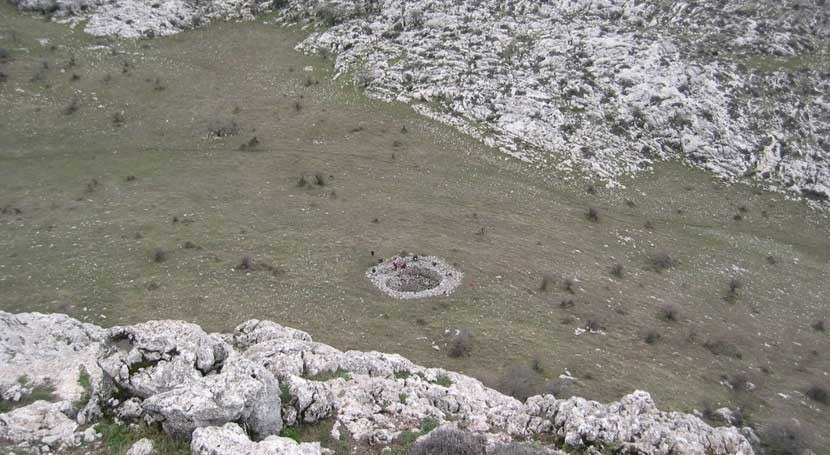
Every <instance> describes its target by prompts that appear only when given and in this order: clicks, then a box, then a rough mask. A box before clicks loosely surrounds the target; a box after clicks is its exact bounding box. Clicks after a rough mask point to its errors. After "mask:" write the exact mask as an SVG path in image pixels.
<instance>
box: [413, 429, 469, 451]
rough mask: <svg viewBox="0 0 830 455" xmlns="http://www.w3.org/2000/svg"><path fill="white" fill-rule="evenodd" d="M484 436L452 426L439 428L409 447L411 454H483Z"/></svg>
mask: <svg viewBox="0 0 830 455" xmlns="http://www.w3.org/2000/svg"><path fill="white" fill-rule="evenodd" d="M484 448H485V440H484V438H483V437H482V436H480V435H477V434H473V433H468V432H465V431H460V430H454V429H450V428H439V429H437V430H435V431H432V432H431V433H429V434H428V435H427V436H425V437H422V438H419V439H418V440H417V441H415V443H414V444H413V445H412V448H410V449H409V455H439V454H444V455H468V454H469V455H483V453H484Z"/></svg>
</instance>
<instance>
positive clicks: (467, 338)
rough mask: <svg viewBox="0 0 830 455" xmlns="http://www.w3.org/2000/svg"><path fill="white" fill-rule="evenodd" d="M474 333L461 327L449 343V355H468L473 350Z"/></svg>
mask: <svg viewBox="0 0 830 455" xmlns="http://www.w3.org/2000/svg"><path fill="white" fill-rule="evenodd" d="M472 337H473V336H472V334H471V333H470V331H469V330H467V329H461V330H460V331H459V332H458V333H457V334H455V335H454V336H453V337H452V339H451V340H450V343H449V348H448V349H447V355H448V356H450V357H453V358H458V357H466V356H468V355H470V351H471V350H472Z"/></svg>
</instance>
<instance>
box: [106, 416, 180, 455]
mask: <svg viewBox="0 0 830 455" xmlns="http://www.w3.org/2000/svg"><path fill="white" fill-rule="evenodd" d="M95 431H97V432H99V433H101V434H102V435H103V438H102V440H101V441H102V443H103V444H104V446H105V447H106V450H107V453H108V455H123V454H125V453H126V452H127V451H128V450H129V449H130V447H131V446H132V445H133V444H135V443H136V442H137V441H138V440H140V439H142V438H148V439H151V440H152V441H153V442H154V444H155V449H156V453H157V454H158V455H187V454H189V453H190V444H189V443H188V442H187V441H184V440H178V439H175V438H172V437H171V436H169V435H168V434H167V433H165V432H164V431H162V429H161V427H160V426H151V425H147V424H145V423H141V424H139V425H138V426H137V427H135V428H129V427H127V426H126V425H124V424H117V423H115V422H114V421H113V420H111V419H109V418H105V419H103V420H101V421H99V422H98V423H96V424H95Z"/></svg>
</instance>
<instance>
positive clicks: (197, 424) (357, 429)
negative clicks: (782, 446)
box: [0, 312, 755, 455]
mask: <svg viewBox="0 0 830 455" xmlns="http://www.w3.org/2000/svg"><path fill="white" fill-rule="evenodd" d="M0 328H2V330H1V331H0V365H3V366H7V365H8V366H9V368H3V369H2V370H0V393H2V394H3V396H4V397H6V396H9V395H8V394H7V392H8V391H9V390H11V389H12V388H14V387H15V384H17V383H18V378H19V377H20V376H21V375H26V376H27V377H28V378H29V379H30V381H32V384H42V383H51V384H55V385H57V386H58V387H56V399H57V401H56V402H47V401H36V402H34V403H32V404H29V405H27V406H22V407H19V408H17V409H13V410H12V411H10V412H7V413H5V414H0V447H2V445H3V444H6V446H7V447H8V448H12V449H14V450H16V451H20V452H24V453H49V452H52V451H60V450H62V449H64V448H67V447H74V446H78V445H80V444H82V443H89V442H91V441H94V440H95V439H96V438H97V437H100V435H98V434H97V433H96V431H95V427H94V426H90V425H91V424H92V423H94V421H95V420H97V419H99V418H102V416H103V417H106V418H108V419H116V421H123V422H125V423H136V422H142V421H143V422H146V423H148V424H151V425H153V424H159V425H161V427H162V428H163V429H164V430H165V431H166V432H168V433H170V434H172V435H175V436H179V437H184V438H189V439H190V440H191V453H193V454H239V453H251V454H263V455H264V454H303V455H309V454H320V453H328V449H324V448H322V447H321V446H320V443H319V442H312V443H303V444H298V443H297V442H295V441H294V440H292V439H288V438H284V437H280V436H279V434H280V430H281V429H283V428H284V427H292V426H296V425H298V424H303V425H322V424H324V423H328V424H330V425H332V426H331V431H330V433H331V435H330V437H331V439H333V440H345V439H348V440H350V441H355V442H356V443H359V444H366V445H368V446H374V447H377V448H382V447H384V446H388V445H390V444H394V443H395V441H397V440H398V439H399V438H400V437H401V435H402V434H404V433H405V432H411V431H412V430H415V429H417V428H419V426H421V424H422V422H424V421H425V420H427V419H429V420H431V421H433V422H435V423H436V424H437V425H439V426H440V427H441V428H454V429H460V430H464V431H465V432H468V433H471V434H476V435H479V437H480V438H481V440H482V441H484V443H485V444H486V446H488V447H490V446H493V447H495V446H498V445H501V444H504V443H510V442H512V441H513V440H514V439H525V438H528V437H533V436H534V435H543V434H550V436H551V438H553V439H556V440H558V441H560V442H561V449H563V450H566V451H568V450H586V449H590V448H591V447H595V448H602V447H607V446H610V445H614V446H619V447H622V448H624V449H626V450H629V452H626V453H643V454H657V453H684V454H686V453H688V454H704V453H705V454H752V453H753V449H752V446H751V441H755V436H754V434H753V433H752V431H751V430H750V429H749V428H744V429H738V428H734V427H719V428H713V427H711V426H709V425H707V424H706V423H704V422H703V421H701V420H700V419H699V418H697V417H695V416H692V415H688V414H683V413H676V412H662V411H660V410H658V409H657V408H656V407H655V405H654V402H653V401H652V399H651V397H650V396H649V395H648V393H646V392H641V391H638V392H634V393H632V394H630V395H627V396H625V397H623V399H622V400H620V401H619V402H615V403H611V404H602V403H598V402H594V401H589V400H585V399H582V398H569V399H567V400H560V399H557V398H556V397H554V396H552V395H543V396H540V395H537V396H533V397H530V398H528V399H527V400H526V401H525V402H524V403H522V402H520V401H518V400H516V399H514V398H511V397H509V396H505V395H502V394H500V393H499V392H497V391H495V390H492V389H489V388H487V387H485V386H484V385H482V384H481V382H479V381H477V380H475V379H473V378H470V377H467V376H464V375H461V374H457V373H453V372H449V371H445V370H441V369H436V368H424V367H421V366H418V365H415V364H413V363H412V362H410V361H409V360H407V359H405V358H403V357H401V356H399V355H396V354H384V353H380V352H359V351H346V352H342V351H339V350H337V349H335V348H333V347H331V346H328V345H325V344H322V343H317V342H314V341H313V340H312V339H311V337H310V336H309V335H308V334H307V333H305V332H302V331H299V330H295V329H291V328H287V327H283V326H281V325H279V324H276V323H274V322H270V321H258V320H251V321H247V322H245V323H243V324H241V325H240V326H239V327H237V328H236V330H234V332H233V333H231V334H208V333H205V332H204V331H202V330H201V329H200V328H199V327H198V326H195V325H193V324H189V323H186V322H181V321H150V322H146V323H142V324H136V325H132V326H124V327H113V328H111V329H109V330H104V329H101V328H98V327H95V326H91V325H89V324H83V323H81V322H78V321H75V320H73V319H70V318H68V317H67V316H64V315H44V314H38V313H25V314H10V313H4V312H0ZM91 352H96V353H97V354H96V356H95V357H96V359H97V361H96V362H95V363H96V364H97V366H96V365H95V364H91V363H90V353H91ZM58 353H59V354H58ZM47 364H51V365H52V366H53V368H52V369H51V373H50V372H49V370H47V369H44V368H43V366H44V365H47ZM81 367H83V368H85V369H87V370H88V371H89V376H90V377H91V381H90V385H89V388H90V389H91V390H89V394H88V397H87V401H86V402H79V401H78V398H79V394H78V393H77V392H78V391H77V390H75V389H74V388H73V387H69V385H70V384H69V381H68V380H67V379H66V378H67V377H68V376H66V374H65V373H66V372H67V371H79V369H80V368H81ZM64 381H66V383H65V384H64ZM61 384H64V386H60V385H61ZM76 384H77V382H76ZM18 392H20V391H19V390H18V391H17V392H15V394H17V393H18ZM23 393H24V394H25V391H24V392H23ZM18 399H20V398H19V397H18ZM421 437H428V436H421ZM148 447H149V449H151V448H152V442H151V441H149V440H143V441H139V442H138V443H136V445H135V446H134V447H133V448H132V449H133V451H134V452H133V453H136V454H139V453H146V451H147V450H149V449H148Z"/></svg>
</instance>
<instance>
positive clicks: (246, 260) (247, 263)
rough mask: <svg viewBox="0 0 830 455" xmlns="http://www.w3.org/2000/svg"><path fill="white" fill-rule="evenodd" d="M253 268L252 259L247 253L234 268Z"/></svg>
mask: <svg viewBox="0 0 830 455" xmlns="http://www.w3.org/2000/svg"><path fill="white" fill-rule="evenodd" d="M253 269H254V260H253V258H251V257H250V256H248V255H245V256H242V259H241V260H240V261H239V264H238V265H237V266H236V270H246V271H248V270H253Z"/></svg>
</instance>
